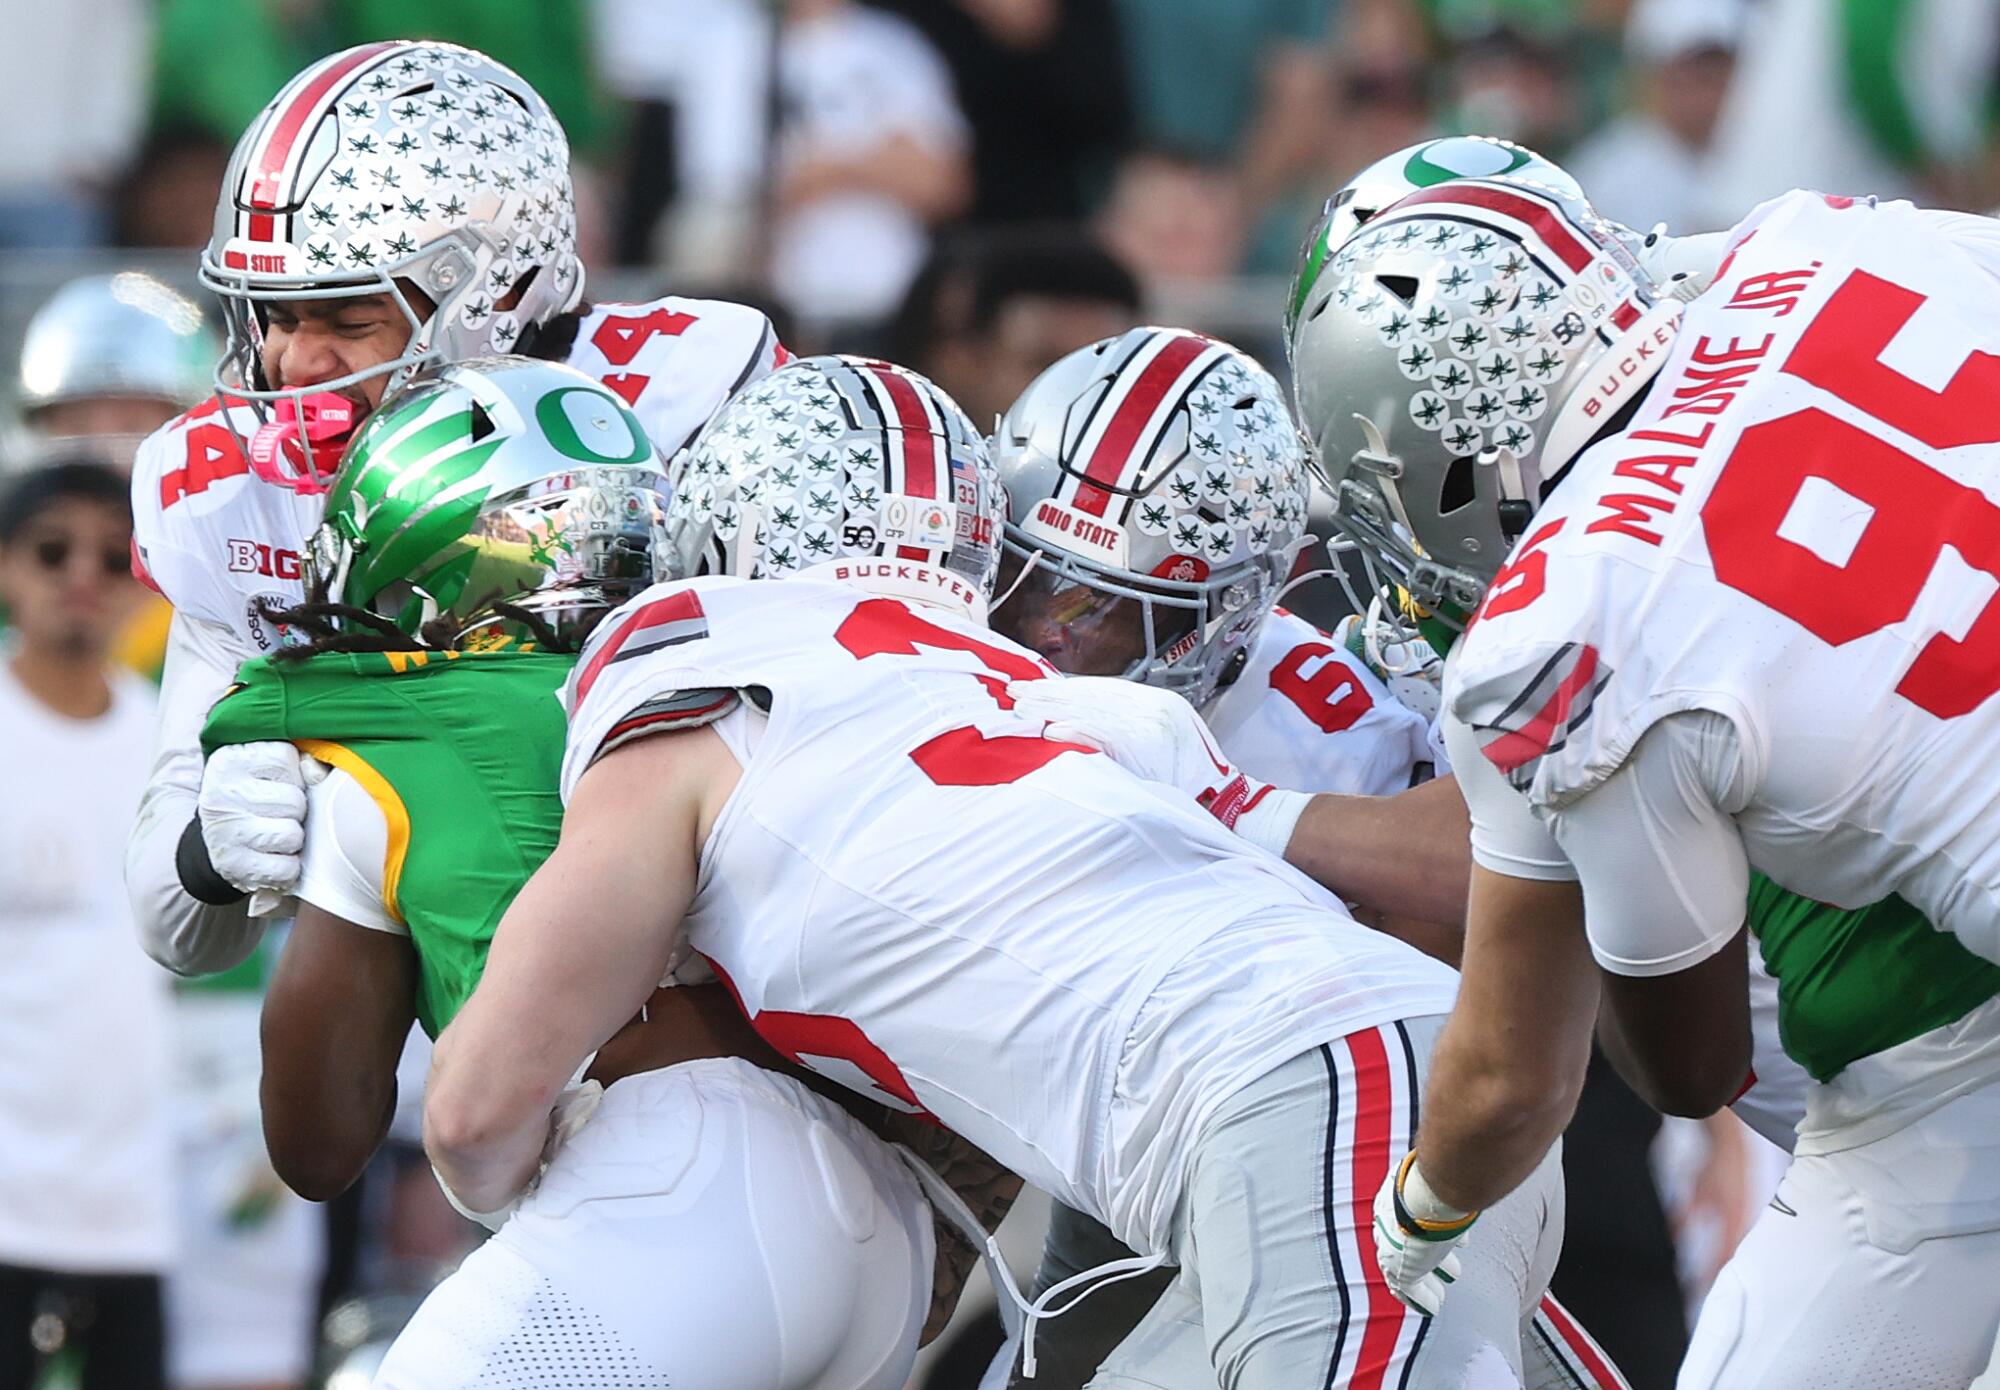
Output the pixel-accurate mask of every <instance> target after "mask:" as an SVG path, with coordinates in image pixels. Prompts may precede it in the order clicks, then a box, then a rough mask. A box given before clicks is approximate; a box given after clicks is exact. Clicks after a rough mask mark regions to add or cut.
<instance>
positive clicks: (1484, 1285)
mask: <svg viewBox="0 0 2000 1390" xmlns="http://www.w3.org/2000/svg"><path fill="white" fill-rule="evenodd" d="M1442 1023H1443V1019H1441V1018H1425V1019H1417V1020H1411V1021H1406V1022H1403V1023H1394V1024H1389V1025H1386V1026H1384V1027H1381V1028H1374V1029H1369V1030H1367V1031H1365V1032H1360V1033H1355V1034H1351V1035H1349V1036H1348V1037H1346V1038H1342V1039H1341V1040H1339V1041H1338V1042H1335V1043H1331V1044H1329V1045H1327V1046H1324V1047H1318V1048H1315V1049H1313V1050H1312V1051H1311V1052H1309V1053H1306V1054H1305V1055H1303V1056H1301V1057H1296V1058H1294V1059H1293V1060H1292V1061H1290V1062H1287V1063H1286V1064H1285V1065H1284V1066H1282V1067H1279V1068H1278V1069H1277V1070H1276V1071H1273V1072H1271V1073H1269V1074H1268V1075H1266V1076H1264V1077H1262V1078H1261V1079H1259V1080H1258V1081H1255V1082H1253V1083H1251V1085H1249V1086H1247V1087H1245V1088H1244V1089H1243V1090H1242V1091H1240V1092H1238V1093H1237V1094H1236V1095H1234V1096H1232V1097H1230V1098H1229V1100H1228V1101H1226V1102H1225V1103H1224V1104H1223V1105H1222V1106H1221V1107H1220V1109H1219V1110H1218V1111H1217V1112H1216V1114H1215V1115H1214V1116H1213V1117H1212V1118H1211V1119H1210V1120H1209V1121H1208V1123H1207V1124H1206V1125H1204V1126H1203V1128H1202V1132H1201V1135H1200V1137H1199V1138H1198V1139H1197V1140H1196V1141H1195V1147H1194V1151H1193V1155H1192V1159H1191V1162H1190V1167H1189V1173H1188V1183H1187V1188H1186V1191H1185V1193H1184V1194H1183V1196H1182V1198H1181V1206H1180V1209H1179V1211H1178V1212H1177V1213H1176V1214H1175V1219H1174V1255H1175V1258H1176V1259H1177V1260H1178V1262H1179V1264H1180V1273H1179V1275H1178V1276H1177V1277H1176V1278H1175V1279H1174V1282H1173V1283H1172V1284H1170V1285H1169V1286H1168V1287H1167V1291H1166V1292H1165V1293H1164V1294H1163V1295H1162V1296H1161V1297H1160V1300H1159V1302H1158V1303H1156V1304H1154V1305H1153V1308H1152V1310H1151V1311H1150V1312H1149V1313H1147V1315H1146V1316H1145V1318H1144V1319H1142V1320H1141V1321H1140V1323H1139V1326H1138V1327H1137V1328H1136V1329H1135V1330H1134V1331H1133V1332H1132V1334H1131V1335H1130V1336H1128V1337H1127V1338H1126V1339H1125V1340H1124V1341H1122V1342H1120V1343H1119V1344H1118V1347H1117V1349H1116V1350H1114V1351H1113V1352H1112V1353H1111V1355H1110V1357H1109V1358H1108V1359H1107V1360H1106V1361H1105V1362H1104V1364H1103V1366H1102V1367H1101V1368H1100V1369H1099V1371H1098V1373H1097V1375H1096V1377H1095V1378H1094V1379H1092V1380H1091V1381H1090V1385H1091V1387H1092V1388H1093V1390H1127V1387H1149V1388H1151V1390H1217V1387H1218V1386H1219V1387H1220V1390H1298V1387H1301V1386H1326V1385H1337V1386H1344V1387H1352V1390H1394V1388H1396V1387H1403V1388H1405V1390H1443V1387H1449V1390H1517V1388H1518V1387H1520V1386H1522V1385H1523V1384H1524V1379H1523V1370H1522V1354H1521V1347H1522V1342H1523V1339H1524V1338H1526V1337H1529V1336H1530V1335H1532V1328H1533V1324H1534V1320H1535V1317H1536V1314H1537V1313H1538V1312H1539V1311H1540V1307H1541V1303H1542V1297H1543V1295H1544V1294H1545V1293H1546V1292H1547V1290H1548V1282H1549V1276H1550V1275H1551V1274H1552V1273H1553V1272H1554V1270H1555V1265H1556V1256H1557V1254H1558V1253H1559V1252H1560V1250H1561V1247H1562V1221H1563V1196H1562V1163H1561V1150H1560V1147H1558V1148H1557V1149H1555V1150H1553V1151H1551V1152H1550V1154H1549V1155H1548V1157H1547V1158H1546V1159H1545V1160H1544V1161H1543V1162H1542V1164H1541V1166H1540V1167H1539V1168H1537V1169H1536V1170H1535V1172H1534V1174H1533V1175H1532V1176H1531V1177H1530V1178H1529V1179H1528V1180H1527V1181H1526V1182H1525V1183H1523V1184H1522V1185H1521V1186H1520V1188H1518V1189H1517V1190H1516V1191H1515V1192H1514V1193H1513V1194H1512V1195H1510V1196H1509V1197H1508V1198H1507V1199H1506V1200H1505V1201H1503V1202H1500V1203H1499V1204H1497V1205H1496V1206H1494V1207H1493V1208H1492V1209H1491V1210H1490V1211H1487V1212H1485V1213H1484V1214H1482V1215H1481V1216H1480V1218H1479V1223H1478V1225H1477V1226H1475V1227H1474V1228H1473V1231H1472V1235H1471V1238H1470V1239H1469V1240H1468V1241H1467V1242H1466V1244H1465V1246H1464V1247H1463V1249H1462V1251H1461V1258H1462V1259H1463V1262H1464V1269H1463V1272H1462V1273H1461V1274H1460V1276H1459V1278H1458V1280H1457V1282H1455V1283H1454V1284H1452V1286H1451V1289H1450V1292H1449V1293H1448V1294H1447V1295H1446V1297H1445V1302H1444V1308H1443V1311H1442V1312H1440V1313H1439V1314H1438V1316H1436V1317H1434V1318H1426V1317H1423V1316H1421V1315H1419V1314H1418V1313H1416V1312H1414V1311H1413V1310H1411V1309H1409V1308H1406V1307H1405V1306H1404V1305H1403V1304H1401V1303H1399V1302H1397V1301H1396V1299H1395V1297H1394V1296H1393V1295H1392V1294H1391V1293H1390V1292H1389V1289H1388V1286H1387V1285H1386V1284H1385V1283H1384V1282H1383V1280H1382V1275H1381V1271H1380V1270H1379V1269H1378V1268H1377V1266H1376V1263H1375V1243H1374V1239H1373V1237H1372V1234H1371V1230H1372V1226H1373V1221H1374V1202H1375V1193H1376V1191H1377V1190H1378V1189H1379V1188H1380V1187H1381V1185H1382V1182H1383V1180H1384V1179H1385V1178H1386V1177H1387V1176H1388V1174H1389V1172H1390V1169H1391V1168H1392V1167H1393V1165H1394V1164H1395V1163H1396V1162H1398V1161H1399V1160H1400V1159H1401V1158H1402V1156H1403V1155H1404V1154H1405V1153H1407V1152H1408V1151H1409V1149H1410V1146H1411V1144H1412V1143H1413V1142H1414V1141H1415V1138H1416V1128H1417V1112H1418V1108H1419V1100H1420V1093H1421V1089H1422V1082H1423V1076H1424V1074H1425V1072H1426V1071H1427V1070H1428V1069H1429V1065H1430V1052H1431V1047H1432V1045H1433V1043H1434V1042H1435V1040H1436V1037H1437V1032H1438V1029H1439V1027H1440V1026H1441V1025H1442ZM1084 1307H1086V1308H1087V1307H1088V1304H1087V1303H1086V1304H1085V1305H1084ZM1080 1311H1081V1310H1079V1312H1080ZM1060 1321H1061V1320H1060V1319H1057V1320H1056V1326H1059V1325H1060ZM1054 1332H1055V1328H1054V1327H1052V1328H1051V1333H1052V1334H1054ZM1557 1383H1560V1382H1557Z"/></svg>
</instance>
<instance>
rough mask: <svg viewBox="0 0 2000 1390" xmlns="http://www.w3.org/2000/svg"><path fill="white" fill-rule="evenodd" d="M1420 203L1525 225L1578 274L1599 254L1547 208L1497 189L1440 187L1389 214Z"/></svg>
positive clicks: (1420, 192)
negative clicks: (1462, 207) (1468, 209)
mask: <svg viewBox="0 0 2000 1390" xmlns="http://www.w3.org/2000/svg"><path fill="white" fill-rule="evenodd" d="M1423 203H1460V204H1469V205H1470V206H1472V207H1476V208H1485V209H1486V210H1487V211H1488V212H1497V213H1499V214H1500V215H1501V216H1502V217H1511V218H1513V219H1514V220H1515V221H1516V222H1521V223H1525V224H1526V225H1528V226H1530V227H1533V228H1534V229H1535V231H1536V233H1537V234H1538V235H1540V237H1541V238H1542V241H1543V243H1544V244H1545V245H1547V247H1548V248H1549V249H1550V250H1551V251H1553V252H1555V253H1556V256H1557V257H1558V259H1560V260H1561V261H1562V263H1563V264H1564V265H1566V266H1568V267H1569V268H1570V269H1571V270H1574V271H1576V272H1578V273H1579V274H1580V273H1582V271H1583V269H1584V268H1585V267H1586V266H1588V265H1589V264H1590V263H1591V262H1592V261H1593V260H1595V259H1596V258H1597V256H1598V254H1599V253H1598V250H1597V248H1595V247H1593V246H1592V245H1591V244H1590V243H1589V242H1587V241H1585V240H1584V239H1583V238H1582V237H1581V236H1579V235H1578V234H1577V233H1576V232H1575V231H1574V230H1573V229H1572V228H1571V227H1570V225H1569V223H1568V222H1567V221H1565V220H1564V219H1563V218H1562V217H1560V216H1558V215H1557V214H1556V213H1555V211H1554V210H1553V209H1551V208H1550V207H1549V205H1548V204H1546V203H1543V202H1541V201H1539V200H1537V199H1534V198H1530V197H1527V196H1525V195H1523V194H1520V193H1510V192H1507V191H1506V190H1504V189H1499V188H1481V187H1479V186H1478V185H1476V184H1475V185H1467V184H1464V183H1456V182H1453V183H1440V184H1437V185H1435V186H1433V187H1430V188H1425V189H1419V190H1418V191H1417V192H1415V193H1412V194H1410V195H1409V196H1408V197H1407V198H1404V199H1402V200H1401V201H1400V202H1398V203H1397V204H1396V205H1395V207H1394V208H1393V209H1392V210H1393V211H1395V212H1398V213H1400V212H1402V211H1403V210H1404V209H1406V208H1412V207H1416V206H1418V205H1419V204H1423Z"/></svg>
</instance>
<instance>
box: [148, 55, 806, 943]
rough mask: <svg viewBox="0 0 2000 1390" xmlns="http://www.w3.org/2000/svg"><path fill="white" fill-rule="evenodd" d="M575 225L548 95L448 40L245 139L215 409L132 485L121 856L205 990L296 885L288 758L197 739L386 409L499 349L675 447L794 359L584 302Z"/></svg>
mask: <svg viewBox="0 0 2000 1390" xmlns="http://www.w3.org/2000/svg"><path fill="white" fill-rule="evenodd" d="M575 230H576V228H575V213H574V209H573V206H572V200H571V192H570V177H569V149H568V144H567V142H566V141H565V139H564V136H563V132H562V130H561V128H560V126H558V125H557V123H556V120H555V117H554V116H553V115H552V114H551V113H550V111H549V108H548V105H547V103H545V102H544V101H543V100H542V98H541V97H540V96H538V95H537V94H536V93H535V92H534V90H533V89H532V88H530V87H529V86H528V85H527V84H526V83H525V82H523V81H522V80H521V79H520V78H519V77H518V76H516V75H515V74H514V73H512V72H510V71H509V70H507V69H506V68H504V67H502V66H501V65H499V64H498V63H495V62H493V61H492V60H491V59H489V58H487V57H485V56H483V55H481V54H479V53H475V52H472V51H470V50H467V49H463V48H458V47H454V46H452V45H450V44H441V43H425V42H414V41H402V40H398V41H392V42H384V43H374V44H366V45H363V46H361V47H358V48H352V49H348V50H346V51H345V52H341V53H337V54H334V55H333V56H332V57H329V58H325V59H323V60H321V61H320V62H317V63H315V64H313V65H312V66H311V67H309V68H307V69H306V70H305V71H304V72H302V73H300V74H299V75H298V76H297V77H296V78H294V79H293V80H292V81H291V82H290V83H288V84H287V85H286V86H285V87H284V89H283V90H282V91H280V92H279V93H278V95H277V96H276V98H274V99H273V101H272V102H271V104H270V105H269V106H268V107H266V108H265V110H264V111H263V113H262V114H260V115H259V116H258V117H257V118H256V119H255V120H254V121H252V122H251V124H250V127H249V129H248V130H247V131H245V133H244V135H243V138H242V140H241V141H240V142H239V143H238V145H237V147H236V151H235V154H234V155H233V157H232V158H231V161H230V164H229V169H228V173H227V176H226V178H225V181H224V187H223V189H222V195H221V199H220V202H219V204H218V206H217V210H216V225H215V234H214V237H213V238H212V240H211V241H210V243H209V245H208V247H207V249H206V250H205V251H204V252H203V253H202V258H201V278H202V282H203V283H204V284H205V285H206V286H208V287H209V288H210V289H212V290H214V291H215V292H216V293H217V294H219V295H220V296H221V298H222V303H223V308H224V312H225V317H226V319H227V322H228V327H229V339H228V347H227V352H226V356H225V358H224V361H223V363H222V365H221V367H219V368H218V371H217V377H216V383H217V395H216V397H215V399H213V400H212V401H210V402H209V403H208V404H207V405H204V406H202V407H201V408H200V409H197V410H195V411H192V412H190V413H189V414H187V415H184V416H182V417H180V418H179V419H178V420H175V421H174V422H172V423H170V424H169V425H167V426H165V427H164V428H163V429H161V430H160V431H159V432H158V433H156V434H154V435H153V436H152V437H151V438H150V439H148V440H147V441H146V443H145V444H144V445H143V446H142V447H141V449H140V451H139V456H138V460H137V463H136V466H135V471H134V475H133V501H134V511H135V513H136V530H137V551H136V562H137V566H138V570H139V573H140V575H141V577H142V578H145V579H148V580H149V581H150V582H151V584H152V585H153V586H154V587H155V588H157V589H158V590H159V591H160V592H162V593H163V594H165V595H166V597H167V598H168V599H169V600H170V601H171V602H172V603H173V605H174V609H175V617H174V623H173V629H172V633H171V635H170V640H169V650H168V655H167V662H166V671H165V677H164V682H163V687H162V692H161V705H162V708H161V726H160V746H159V754H158V758H157V760H156V763H155V766H154V769H153V776H152V780H151V782H150V784H149V786H148V788H147V794H146V798H145V801H144V803H143V805H142V807H141V810H140V815H139V818H138V822H137V825H136V827H135V829H134V831H133V835H132V840H131V846H130V853H129V856H128V861H127V880H128V886H129V888H130V891H131V894H132V898H133V904H134V909H135V915H136V916H137V918H138V921H139V923H140V930H141V935H142V937H143V939H144V940H145V943H146V946H147V949H148V950H149V951H151V952H152V954H153V955H154V956H155V957H156V958H158V959H159V960H160V961H161V962H162V963H164V964H166V965H168V966H170V967H172V968H173V969H176V970H179V971H181V972H183V973H189V974H192V973H202V972H207V971H213V970H219V969H223V968H226V967H228V966H230V965H232V964H234V963H235V962H237V961H239V960H241V959H242V958H243V957H244V956H245V955H246V954H247V953H248V951H249V950H250V948H251V946H252V945H253V944H254V942H255V941H256V939H257V937H258V936H259V934H260V933H261V930H262V921H263V919H262V918H261V917H258V916H255V915H253V914H252V913H251V912H250V911H249V910H248V908H249V907H250V906H251V905H252V904H251V903H250V902H246V894H249V893H253V892H262V893H263V894H265V895H266V897H267V899H268V897H269V896H270V895H274V894H276V893H281V892H283V891H286V890H288V889H289V888H290V887H291V886H292V884H293V883H294V882H295V881H296V880H297V877H298V872H299V859H298V851H299V846H300V844H301V843H302V837H303V833H304V832H303V830H302V829H301V826H300V819H299V818H300V817H301V816H302V815H303V813H304V808H305V799H304V798H305V793H304V790H303V786H302V781H301V776H302V775H301V772H300V763H299V757H298V754H297V752H296V751H295V750H293V749H292V748H290V747H289V746H288V745H284V744H279V743H276V742H271V743H266V744H263V745H238V746H233V747H231V748H229V749H228V750H226V751H224V752H222V753H219V754H218V755H217V757H216V758H214V759H211V760H209V762H208V763H207V765H206V766H205V767H204V765H203V762H202V759H201V757H200V752H199V747H198V739H197V735H198V730H199V728H200V722H201V717H202V715H203V713H204V712H205V711H206V710H207V709H208V707H209V705H210V704H212V703H213V702H214V699H215V697H216V696H217V695H218V694H220V693H221V691H222V689H223V688H224V687H225V686H226V685H227V684H228V681H229V678H230V676H231V675H232V674H233V673H234V671H235V669H236V666H237V664H238V663H239V662H241V661H242V660H244V659H246V658H248V657H252V656H255V655H257V654H258V653H260V652H263V651H268V650H270V649H272V648H273V647H275V646H276V645H277V644H278V643H279V642H280V641H281V640H282V634H281V633H279V632H277V631H275V630H274V629H273V628H272V626H271V625H270V623H269V621H268V620H267V619H265V618H264V617H263V616H261V615H262V614H263V613H264V612H265V611H267V610H268V607H269V606H270V605H272V604H276V605H277V606H279V607H283V606H285V605H287V604H289V603H291V602H294V601H296V600H297V599H298V598H300V597H301V596H302V590H301V588H300V581H299V572H300V555H299V545H300V538H301V537H303V536H306V535H309V534H310V533H311V532H312V530H313V528H314V527H315V526H316V525H317V523H318V520H319V516H320V511H321V507H322V504H323V500H324V493H325V490H326V488H327V487H328V486H329V484H330V483H331V481H332V478H331V475H332V472H333V468H334V465H335V462H336V461H337V460H338V458H339V457H340V451H341V448H342V446H343V445H344V443H345V442H346V441H347V440H348V438H350V437H351V436H352V434H353V432H354V430H355V428H356V427H357V426H358V425H359V424H360V423H361V422H362V421H363V420H365V418H366V417H367V415H368V413H369V411H370V410H372V409H373V408H374V407H375V405H376V404H377V403H378V402H379V401H380V400H381V399H382V395H383V392H384V391H385V390H387V389H389V388H391V387H393V386H395V385H398V384H400V383H401V382H402V381H403V380H405V379H406V378H407V377H408V376H409V375H410V374H411V373H412V372H414V371H416V370H418V369H419V368H422V367H426V366H429V365H433V364H436V363H440V362H454V361H461V360H464V359H467V358H471V357H478V356H483V355H488V354H492V353H496V352H522V353H526V354H527V355H530V356H535V357H542V358H547V359H550V360H554V361H561V362H567V363H569V364H570V365H572V366H575V367H577V368H578V369H579V370H581V371H583V372H584V373H585V374H587V375H589V376H591V377H593V378H596V379H598V380H599V381H602V382H603V383H604V384H606V385H607V386H608V387H610V389H612V390H614V391H616V392H617V393H618V394H619V395H620V396H621V397H622V398H623V399H624V400H625V401H626V402H627V403H628V404H630V406H631V407H632V409H633V411H634V413H635V414H637V415H638V417H639V419H640V420H641V422H642V423H643V424H644V425H645V428H646V430H647V432H648V434H649V435H650V436H651V438H652V439H653V441H654V442H655V443H656V444H658V445H659V446H660V447H661V448H662V449H663V450H665V451H667V453H668V454H671V453H672V452H673V451H674V450H676V449H678V448H679V447H680V446H681V445H682V444H683V443H684V442H685V441H686V440H687V439H688V438H689V437H690V436H691V435H692V434H693V433H694V431H695V430H696V429H697V428H698V427H699V426H700V424H701V423H702V421H703V420H705V419H706V418H707V417H708V415H709V414H710V412H712V411H713V410H714V409H715V407H716V405H717V404H718V403H720V401H721V400H722V399H723V398H724V397H725V396H727V395H728V393H729V392H731V391H732V390H734V389H736V388H737V387H739V386H741V385H742V384H743V383H745V382H747V381H750V380H753V379H755V378H756V377H757V376H759V375H761V374H762V373H764V372H765V371H768V370H769V369H770V367H771V366H772V364H773V363H774V362H776V361H778V360H780V359H781V358H782V357H783V356H784V350H783V348H782V347H780V346H779V344H778V342H777V340H776V337H775V335H774V334H773V333H772V331H771V326H770V324H769V322H768V321H767V320H766V319H765V318H764V316H763V315H762V314H760V313H758V312H756V311H755V310H752V309H748V308H745V307H743V306H741V305H737V304H726V303H718V302H713V301H697V300H683V299H676V298H668V299H662V300H658V301H655V302H653V303H648V304H612V305H595V306H593V305H591V304H589V303H588V302H587V301H586V300H585V299H584V297H583V295H584V268H583V266H582V265H581V264H580V263H579V262H578V260H577V256H576V250H575ZM256 905H258V906H263V905H264V903H263V902H258V903H256Z"/></svg>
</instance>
